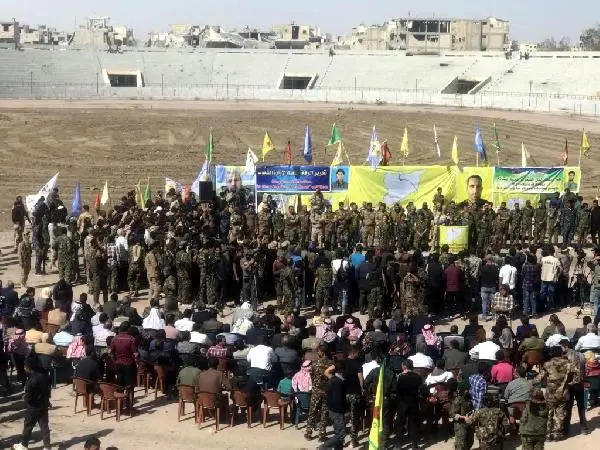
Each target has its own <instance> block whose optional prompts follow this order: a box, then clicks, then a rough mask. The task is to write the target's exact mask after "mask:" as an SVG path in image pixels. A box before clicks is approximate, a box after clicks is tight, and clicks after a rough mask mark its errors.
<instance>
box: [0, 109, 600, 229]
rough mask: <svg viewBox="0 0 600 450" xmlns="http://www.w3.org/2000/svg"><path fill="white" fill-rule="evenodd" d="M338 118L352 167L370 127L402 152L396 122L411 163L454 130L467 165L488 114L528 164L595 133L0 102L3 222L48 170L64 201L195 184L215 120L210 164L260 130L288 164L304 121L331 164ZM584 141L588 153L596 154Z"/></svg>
mask: <svg viewBox="0 0 600 450" xmlns="http://www.w3.org/2000/svg"><path fill="white" fill-rule="evenodd" d="M333 122H336V123H337V125H338V127H339V129H340V132H341V134H342V138H343V141H344V144H345V147H346V150H347V152H348V154H349V157H350V160H351V162H352V163H353V164H362V163H363V161H364V160H365V158H366V154H367V150H368V146H369V140H370V136H371V128H372V126H373V125H375V126H376V127H377V131H378V134H379V137H380V139H382V140H383V139H387V140H388V143H389V147H390V150H391V152H392V155H393V157H392V162H393V163H395V164H401V161H400V160H399V159H398V155H399V147H400V140H401V137H402V134H403V130H404V127H405V126H406V127H408V130H409V143H410V155H409V157H408V159H407V160H406V164H407V165H419V164H449V163H450V148H451V145H452V139H453V137H454V135H455V134H456V135H457V136H458V139H459V154H460V159H461V164H464V165H474V164H475V152H474V151H473V136H474V130H475V127H476V126H480V127H481V129H482V131H483V134H484V139H485V140H486V142H487V145H488V148H489V153H490V159H491V160H492V162H495V161H496V156H495V153H494V152H493V151H491V149H492V146H491V142H492V135H491V128H492V126H493V123H496V126H497V129H498V133H499V137H500V141H501V144H502V146H503V151H502V153H501V154H500V163H501V164H502V165H506V166H511V165H520V164H521V142H525V144H526V146H527V148H528V150H529V152H530V153H531V155H532V157H533V159H534V160H535V164H537V165H539V166H552V165H559V164H562V157H561V155H562V151H563V147H564V142H565V138H567V139H568V140H569V143H570V162H571V164H574V165H576V164H577V163H578V158H579V142H580V139H581V131H580V130H581V129H582V128H586V129H588V130H589V131H590V132H591V136H590V137H591V141H592V146H594V144H595V142H594V140H595V138H594V133H600V121H598V120H593V119H589V118H581V117H569V116H567V115H549V114H530V113H523V112H512V111H491V110H470V109H448V108H438V107H430V106H426V107H419V106H415V107H409V106H406V107H392V106H379V107H377V106H368V105H350V106H349V105H334V104H314V103H269V102H185V101H182V102H172V101H167V102H156V101H155V102H152V101H147V102H143V101H131V102H127V101H72V102H69V101H29V100H26V101H25V100H24V101H17V100H15V101H12V100H2V101H0V155H1V156H2V159H1V161H2V163H1V164H0V177H1V178H2V180H3V195H2V197H1V198H0V224H2V225H9V221H10V217H9V214H8V213H9V211H10V206H11V204H12V201H13V200H14V197H15V196H16V195H28V194H33V193H35V192H37V190H38V189H39V188H40V187H41V186H42V185H43V184H44V183H46V181H48V179H49V178H50V177H51V176H52V175H54V174H55V173H56V172H59V171H60V177H59V180H58V183H59V187H60V188H61V194H62V197H63V199H64V200H65V203H66V204H67V205H68V206H70V204H71V198H72V195H73V194H72V193H73V187H74V184H75V182H76V181H80V182H81V186H82V191H83V197H84V201H87V202H90V203H91V202H93V199H94V197H95V194H96V190H97V189H101V188H102V185H103V184H104V181H105V180H107V181H108V184H109V189H110V192H111V196H112V200H113V201H117V198H118V196H120V195H122V194H123V193H124V192H125V191H127V190H130V189H133V186H134V185H135V184H136V183H137V182H138V180H143V183H144V184H145V182H146V180H147V178H148V177H150V183H151V185H152V186H153V189H154V190H155V191H156V190H158V189H164V177H165V176H166V177H170V178H173V179H176V180H179V181H182V182H185V183H191V182H192V180H193V179H194V178H195V176H196V175H197V173H198V171H199V168H200V167H201V165H202V163H203V160H204V156H203V148H204V144H205V142H206V139H207V136H208V133H209V129H210V128H211V127H212V128H213V133H214V137H215V151H214V156H213V161H214V163H216V164H244V162H245V156H246V151H247V149H248V147H249V146H250V147H252V148H253V149H254V151H255V152H256V153H259V150H260V148H261V145H262V138H263V134H264V131H265V130H268V131H269V133H270V135H271V138H272V140H273V143H274V144H275V146H276V148H277V151H274V152H272V153H270V154H269V155H268V156H267V159H266V162H267V163H272V164H280V163H284V154H283V151H284V149H285V146H286V145H287V141H288V140H291V143H292V148H293V159H294V161H297V162H298V163H301V161H302V158H301V148H302V146H303V142H304V128H305V125H306V124H309V125H310V126H311V128H312V139H313V145H314V159H315V163H316V164H329V163H330V162H331V160H332V159H333V156H334V151H333V149H329V150H327V151H326V150H325V142H326V141H327V139H328V138H329V133H330V129H331V124H332V123H333ZM434 123H435V124H436V126H437V130H438V134H439V139H440V146H441V148H442V158H441V159H440V160H438V159H437V157H436V156H434V145H433V131H432V127H433V124H434ZM594 150H595V149H592V155H594V154H595V153H594ZM593 161H594V158H592V159H588V158H585V157H584V158H583V161H582V169H583V190H582V193H583V195H584V196H590V195H592V194H593V195H595V194H596V187H595V185H596V183H595V182H594V181H592V180H593V179H595V177H596V176H597V175H598V172H599V171H600V166H599V165H598V164H593V163H592V162H593Z"/></svg>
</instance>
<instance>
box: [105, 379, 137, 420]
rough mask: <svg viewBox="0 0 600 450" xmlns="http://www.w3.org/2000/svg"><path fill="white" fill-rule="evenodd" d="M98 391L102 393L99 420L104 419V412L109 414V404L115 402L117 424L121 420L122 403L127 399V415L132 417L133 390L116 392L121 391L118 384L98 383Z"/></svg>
mask: <svg viewBox="0 0 600 450" xmlns="http://www.w3.org/2000/svg"><path fill="white" fill-rule="evenodd" d="M99 386H100V390H101V391H102V400H101V402H100V420H103V419H104V411H108V413H109V414H110V405H111V402H115V410H116V417H117V422H118V421H119V420H121V410H122V408H123V401H124V400H125V399H126V398H128V399H129V415H130V416H133V389H130V390H128V391H126V392H118V390H119V389H122V388H121V386H119V385H118V384H111V383H100V384H99Z"/></svg>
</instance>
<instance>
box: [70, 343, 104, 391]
mask: <svg viewBox="0 0 600 450" xmlns="http://www.w3.org/2000/svg"><path fill="white" fill-rule="evenodd" d="M85 353H86V356H85V357H83V358H82V359H81V360H79V363H78V364H77V366H76V367H75V376H76V377H77V378H84V379H86V380H90V381H94V382H98V381H102V365H101V363H100V361H99V360H98V357H97V356H96V352H95V351H94V347H93V346H91V345H88V346H86V348H85Z"/></svg>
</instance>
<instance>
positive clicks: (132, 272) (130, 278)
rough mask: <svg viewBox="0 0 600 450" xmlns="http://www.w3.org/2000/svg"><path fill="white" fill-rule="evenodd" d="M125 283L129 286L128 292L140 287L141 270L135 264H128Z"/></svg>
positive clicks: (135, 290)
mask: <svg viewBox="0 0 600 450" xmlns="http://www.w3.org/2000/svg"><path fill="white" fill-rule="evenodd" d="M127 285H128V286H129V292H132V293H137V292H138V291H139V290H140V289H141V288H142V272H141V271H140V269H139V267H138V266H136V265H135V264H130V265H129V271H128V272H127Z"/></svg>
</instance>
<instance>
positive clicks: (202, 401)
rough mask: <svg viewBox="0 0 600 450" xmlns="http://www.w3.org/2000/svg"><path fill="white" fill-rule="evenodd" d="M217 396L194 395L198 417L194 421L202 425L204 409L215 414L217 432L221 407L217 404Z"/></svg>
mask: <svg viewBox="0 0 600 450" xmlns="http://www.w3.org/2000/svg"><path fill="white" fill-rule="evenodd" d="M219 400H220V399H219V396H218V395H217V394H213V393H210V392H197V393H196V409H197V411H198V417H197V419H196V421H197V422H198V423H204V409H205V408H206V409H208V410H209V411H211V410H212V411H214V412H215V426H216V428H217V431H219V419H220V416H221V407H220V406H221V405H220V403H219Z"/></svg>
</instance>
